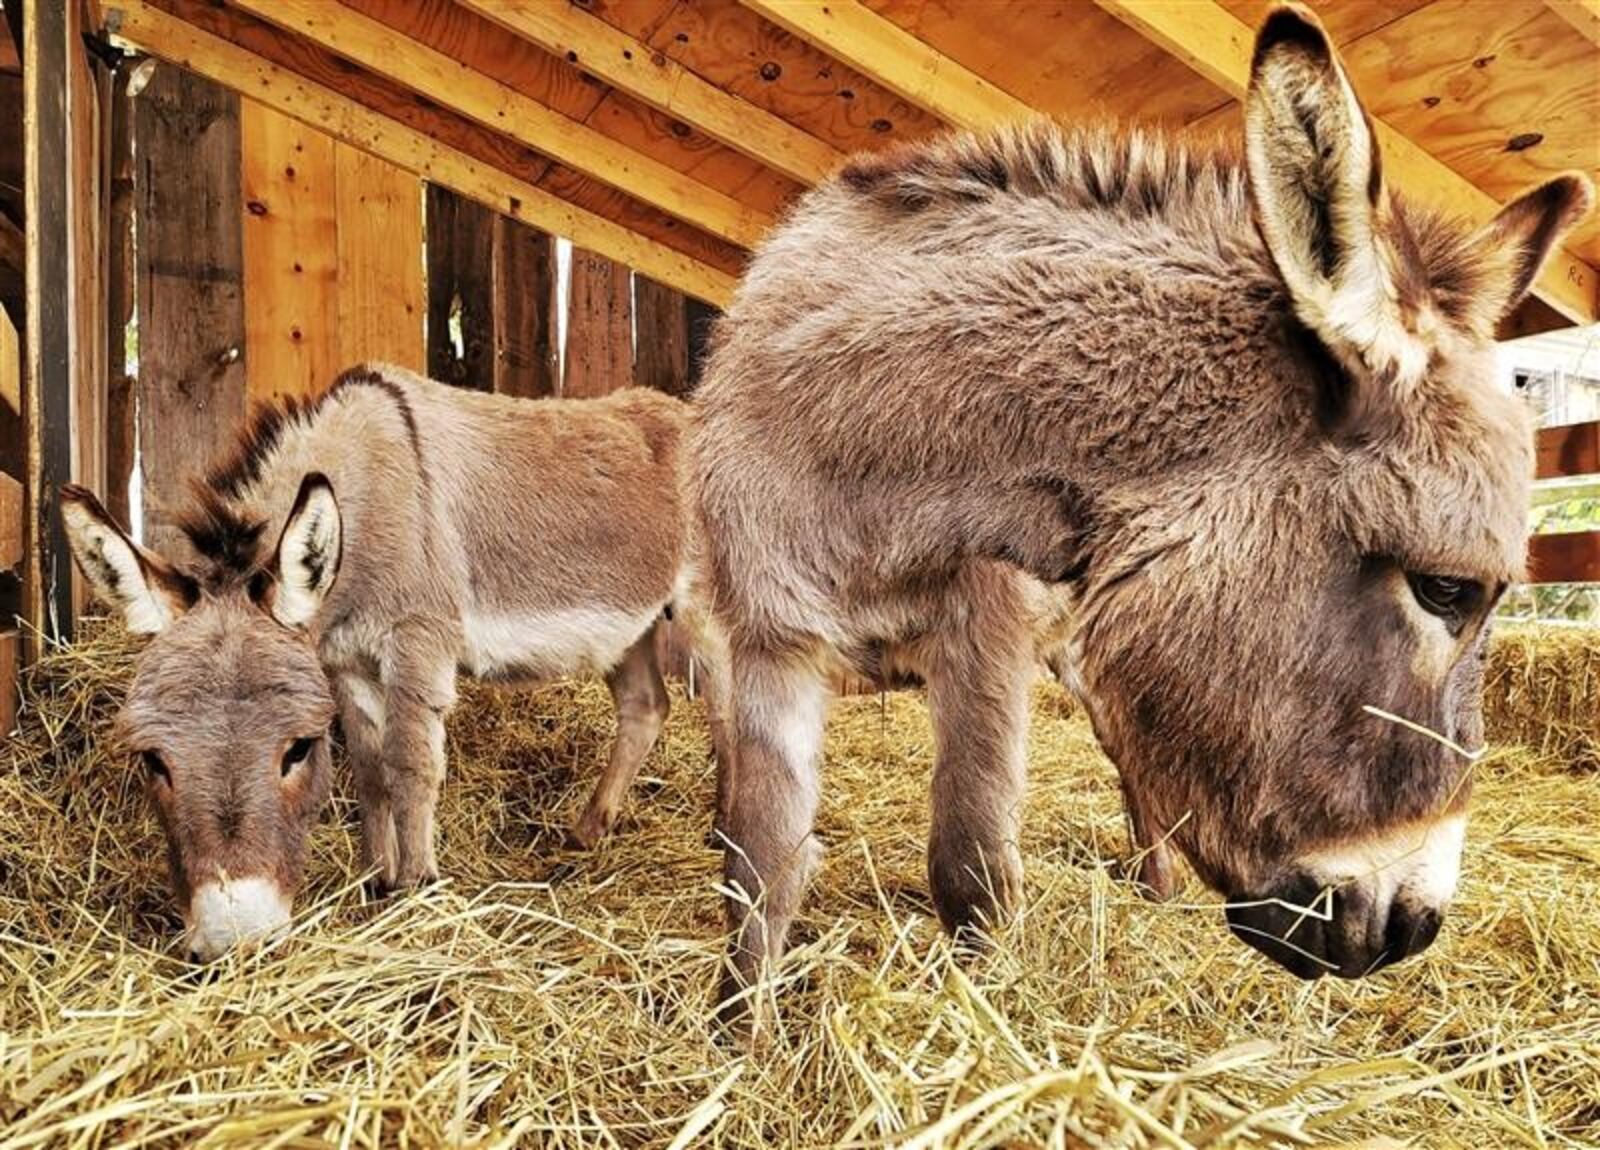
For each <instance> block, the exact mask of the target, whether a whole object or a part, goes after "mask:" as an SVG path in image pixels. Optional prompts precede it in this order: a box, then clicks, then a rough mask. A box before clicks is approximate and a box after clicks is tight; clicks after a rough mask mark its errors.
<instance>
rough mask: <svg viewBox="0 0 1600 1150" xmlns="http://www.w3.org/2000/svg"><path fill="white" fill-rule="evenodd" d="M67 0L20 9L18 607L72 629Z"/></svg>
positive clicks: (30, 616) (40, 621) (40, 620)
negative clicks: (24, 227)
mask: <svg viewBox="0 0 1600 1150" xmlns="http://www.w3.org/2000/svg"><path fill="white" fill-rule="evenodd" d="M74 23H75V21H73V20H72V19H70V18H69V15H68V5H66V4H60V3H57V4H48V3H29V4H25V5H24V6H23V11H22V45H23V52H22V73H23V75H22V80H23V123H24V131H23V137H24V144H23V148H24V154H25V164H26V169H25V170H26V176H25V181H24V183H25V190H26V201H27V218H28V219H30V220H35V221H38V220H48V221H50V224H51V226H49V227H30V228H29V229H28V231H27V284H28V324H27V335H26V348H27V364H26V367H25V369H24V372H23V385H22V405H23V428H24V432H25V435H26V437H27V451H28V470H27V474H26V476H24V487H25V489H26V492H27V499H26V510H25V519H26V523H25V526H24V536H23V537H24V539H25V540H26V546H27V556H26V558H25V560H24V563H23V568H24V570H23V579H22V585H23V605H22V607H23V614H24V616H25V617H26V619H27V621H28V623H29V624H30V626H31V627H33V628H34V632H33V633H35V634H41V635H48V636H55V637H60V638H70V637H71V634H72V560H71V559H70V558H69V557H68V551H67V541H66V534H65V531H64V529H63V527H62V525H61V520H60V517H59V516H56V515H52V514H51V513H50V512H51V509H52V508H53V507H54V506H55V493H56V491H58V490H59V489H60V487H61V485H62V484H63V483H67V482H69V481H70V480H71V479H72V439H73V422H72V383H73V380H72V362H73V310H72V297H73V294H74V287H73V274H72V270H73V269H72V251H71V239H70V233H71V214H70V213H71V211H72V200H73V193H72V133H71V126H70V119H69V116H68V93H67V89H68V77H69V70H68V68H69V65H68V59H67V53H68V52H69V51H70V52H79V51H82V46H81V45H80V44H79V43H78V42H77V39H76V37H74V36H73V35H72V34H71V33H72V28H73V24H74Z"/></svg>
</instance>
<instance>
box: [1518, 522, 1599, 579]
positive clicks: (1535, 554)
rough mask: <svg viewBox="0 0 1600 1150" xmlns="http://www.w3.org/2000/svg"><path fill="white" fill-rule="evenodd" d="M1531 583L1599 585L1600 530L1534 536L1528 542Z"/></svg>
mask: <svg viewBox="0 0 1600 1150" xmlns="http://www.w3.org/2000/svg"><path fill="white" fill-rule="evenodd" d="M1528 570H1529V574H1530V579H1529V582H1531V583H1592V582H1600V531H1569V532H1564V533H1562V534H1558V535H1535V536H1534V537H1533V538H1531V539H1529V540H1528Z"/></svg>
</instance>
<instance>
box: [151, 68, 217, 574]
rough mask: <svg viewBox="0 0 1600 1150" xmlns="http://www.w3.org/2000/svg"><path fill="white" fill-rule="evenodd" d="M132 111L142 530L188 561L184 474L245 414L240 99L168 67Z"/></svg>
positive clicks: (160, 71)
mask: <svg viewBox="0 0 1600 1150" xmlns="http://www.w3.org/2000/svg"><path fill="white" fill-rule="evenodd" d="M133 108H134V126H133V131H134V140H135V166H134V213H135V226H136V228H137V229H138V237H139V244H138V262H137V264H136V291H137V295H138V308H139V382H138V411H139V441H140V445H141V451H140V468H141V472H142V474H143V497H144V523H143V530H144V539H145V542H146V543H148V544H150V545H151V546H154V547H155V548H156V549H157V550H161V551H164V552H166V553H169V554H182V553H183V547H184V545H183V544H182V543H181V534H180V533H179V532H178V531H177V530H176V528H175V526H174V518H175V516H176V514H177V513H178V511H179V510H180V509H181V506H182V503H183V501H184V500H185V499H186V497H187V494H188V479H189V476H190V475H192V474H193V473H194V470H195V469H196V468H197V467H200V466H203V465H204V463H205V462H206V461H208V460H210V459H213V458H215V457H216V456H217V455H219V454H220V453H221V452H222V451H223V450H224V449H225V448H226V447H227V446H228V444H229V443H230V442H231V440H232V436H233V434H234V429H235V428H236V427H237V426H238V424H239V421H240V420H241V419H243V418H244V413H245V377H244V375H245V373H244V359H243V354H242V352H243V347H244V301H243V294H242V270H241V269H242V263H243V253H242V238H241V232H242V221H241V219H240V215H241V210H242V209H241V196H240V183H239V181H240V160H239V99H238V97H237V96H235V95H234V94H233V93H232V92H230V91H228V90H227V89H225V88H223V87H221V86H220V85H218V84H215V83H213V82H212V81H210V80H206V79H204V78H202V77H199V76H196V75H194V74H192V73H188V72H185V71H183V70H181V69H179V68H174V67H170V66H166V65H163V66H160V67H157V69H156V72H155V75H154V76H153V77H152V78H151V80H150V83H149V85H148V86H147V87H146V88H145V90H144V91H143V92H142V93H140V95H139V97H138V98H137V99H136V100H134V102H133Z"/></svg>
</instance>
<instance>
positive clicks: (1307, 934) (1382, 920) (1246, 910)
mask: <svg viewBox="0 0 1600 1150" xmlns="http://www.w3.org/2000/svg"><path fill="white" fill-rule="evenodd" d="M1227 918H1228V928H1229V929H1230V930H1231V931H1232V932H1233V933H1234V935H1235V936H1236V937H1237V938H1238V939H1239V940H1240V941H1241V942H1243V943H1245V944H1246V945H1247V946H1249V947H1251V948H1253V949H1255V950H1257V951H1260V952H1261V953H1262V954H1264V955H1266V956H1267V957H1268V958H1270V959H1272V961H1273V962H1276V963H1277V964H1278V965H1279V966H1281V967H1283V968H1284V969H1285V970H1287V971H1289V972H1290V973H1291V974H1293V975H1295V976H1296V977H1299V978H1304V979H1316V978H1321V977H1322V976H1323V975H1325V974H1331V975H1334V976H1335V977H1338V978H1351V979H1354V978H1364V977H1366V976H1367V975H1369V974H1374V973H1376V972H1377V971H1379V970H1382V969H1383V968H1384V967H1386V966H1390V965H1392V964H1394V963H1396V962H1399V961H1401V960H1402V959H1405V958H1409V957H1410V956H1412V955H1414V954H1420V953H1421V952H1422V951H1424V950H1426V949H1427V948H1428V946H1429V945H1431V944H1432V942H1433V940H1434V939H1435V938H1436V937H1437V936H1438V934H1439V928H1440V926H1441V924H1442V923H1443V920H1444V916H1443V914H1442V913H1441V912H1440V911H1439V910H1437V909H1435V908H1432V907H1424V906H1417V905H1415V904H1413V903H1411V902H1410V901H1409V900H1404V899H1397V900H1394V901H1393V902H1389V903H1387V905H1383V904H1380V903H1376V902H1375V901H1374V900H1373V899H1372V898H1371V897H1370V894H1369V893H1368V892H1367V891H1366V890H1364V889H1363V888H1362V887H1360V886H1358V885H1347V886H1343V887H1339V888H1326V887H1323V886H1321V885H1319V884H1318V883H1317V882H1316V881H1315V880H1314V879H1312V878H1311V877H1310V876H1309V875H1299V876H1296V877H1295V878H1293V879H1291V880H1290V881H1289V882H1288V883H1285V884H1284V885H1282V886H1279V887H1277V888H1275V889H1273V890H1271V891H1269V892H1266V893H1263V894H1259V895H1254V896H1241V897H1237V898H1233V899H1230V900H1229V902H1228V907H1227Z"/></svg>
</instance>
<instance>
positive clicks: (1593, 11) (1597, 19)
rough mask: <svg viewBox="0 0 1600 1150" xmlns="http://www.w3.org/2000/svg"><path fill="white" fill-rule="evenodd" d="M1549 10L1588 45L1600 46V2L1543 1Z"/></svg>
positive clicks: (1597, 0)
mask: <svg viewBox="0 0 1600 1150" xmlns="http://www.w3.org/2000/svg"><path fill="white" fill-rule="evenodd" d="M1544 2H1545V4H1546V5H1548V6H1549V8H1550V10H1551V11H1552V12H1554V13H1555V14H1556V15H1557V16H1560V17H1561V18H1562V19H1563V20H1565V21H1566V22H1567V23H1568V24H1571V25H1572V26H1573V27H1574V28H1576V29H1577V30H1578V31H1579V32H1580V33H1582V34H1583V38H1584V39H1585V40H1587V41H1589V43H1591V44H1594V45H1596V46H1600V0H1544Z"/></svg>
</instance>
